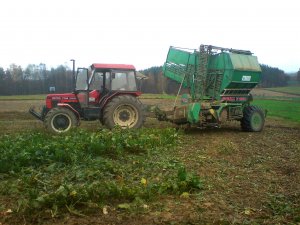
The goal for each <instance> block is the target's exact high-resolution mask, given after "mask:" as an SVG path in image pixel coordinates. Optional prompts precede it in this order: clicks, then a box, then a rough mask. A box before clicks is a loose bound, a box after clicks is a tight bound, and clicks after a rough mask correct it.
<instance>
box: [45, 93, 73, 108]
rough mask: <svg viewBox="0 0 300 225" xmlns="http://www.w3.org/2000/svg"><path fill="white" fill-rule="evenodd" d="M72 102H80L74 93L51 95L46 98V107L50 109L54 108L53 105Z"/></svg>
mask: <svg viewBox="0 0 300 225" xmlns="http://www.w3.org/2000/svg"><path fill="white" fill-rule="evenodd" d="M70 102H78V100H77V98H76V95H75V94H73V93H64V94H49V95H47V97H46V107H47V108H49V109H50V108H52V107H53V104H54V105H56V104H57V103H70Z"/></svg>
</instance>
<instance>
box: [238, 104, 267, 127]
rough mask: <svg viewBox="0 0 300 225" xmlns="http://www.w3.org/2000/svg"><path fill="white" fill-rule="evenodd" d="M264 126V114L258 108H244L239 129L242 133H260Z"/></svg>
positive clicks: (252, 106)
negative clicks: (240, 128)
mask: <svg viewBox="0 0 300 225" xmlns="http://www.w3.org/2000/svg"><path fill="white" fill-rule="evenodd" d="M264 124H265V114H264V112H263V110H262V109H261V108H259V107H258V106H254V105H251V106H246V107H245V108H244V111H243V118H242V120H241V127H242V130H244V131H251V132H259V131H262V129H263V127H264Z"/></svg>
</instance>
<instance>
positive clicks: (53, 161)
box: [0, 129, 203, 216]
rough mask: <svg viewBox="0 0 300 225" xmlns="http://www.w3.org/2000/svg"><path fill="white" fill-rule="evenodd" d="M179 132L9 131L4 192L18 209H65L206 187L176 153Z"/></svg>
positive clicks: (0, 164) (0, 171) (1, 172)
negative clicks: (174, 151)
mask: <svg viewBox="0 0 300 225" xmlns="http://www.w3.org/2000/svg"><path fill="white" fill-rule="evenodd" d="M179 135H180V134H179V133H178V132H177V131H176V130H175V129H140V130H122V129H115V130H112V131H110V130H102V131H99V132H93V133H92V132H87V131H83V130H77V131H76V132H75V131H73V132H70V133H68V134H63V135H51V134H48V133H24V134H15V135H5V136H2V137H1V138H0V154H1V158H0V194H1V195H5V196H9V197H11V199H14V200H15V202H16V203H15V205H14V208H13V210H14V211H15V212H19V213H29V212H30V213H31V212H33V213H34V212H38V211H40V210H41V209H49V210H50V211H51V213H54V214H59V212H60V211H61V210H69V211H70V210H71V211H73V212H75V211H76V210H77V209H82V208H88V207H86V206H87V205H96V206H99V207H100V206H101V205H103V204H113V202H115V203H124V202H126V204H127V203H131V202H133V201H136V200H137V199H138V200H139V201H150V200H151V199H153V198H156V197H157V196H159V195H164V194H182V193H183V192H194V191H197V190H201V189H202V188H203V182H202V180H201V179H200V178H199V177H198V176H197V175H196V174H193V173H190V172H188V171H186V169H185V166H184V165H183V163H181V162H180V161H178V160H177V159H176V158H175V157H174V156H173V154H172V151H173V149H174V148H175V147H176V145H177V142H178V136H179ZM83 206H85V207H83ZM4 207H5V206H4ZM49 210H48V211H49ZM74 210H75V211H74ZM52 216H53V215H52Z"/></svg>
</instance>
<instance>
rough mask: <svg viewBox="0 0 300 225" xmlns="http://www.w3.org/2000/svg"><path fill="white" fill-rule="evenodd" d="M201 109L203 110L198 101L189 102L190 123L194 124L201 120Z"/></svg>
mask: <svg viewBox="0 0 300 225" xmlns="http://www.w3.org/2000/svg"><path fill="white" fill-rule="evenodd" d="M200 110H201V105H200V104H199V103H198V102H196V103H191V104H189V106H188V118H187V119H188V121H189V122H190V123H192V124H193V123H197V122H199V113H200Z"/></svg>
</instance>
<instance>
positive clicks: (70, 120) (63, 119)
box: [44, 107, 78, 133]
mask: <svg viewBox="0 0 300 225" xmlns="http://www.w3.org/2000/svg"><path fill="white" fill-rule="evenodd" d="M44 124H45V127H46V128H47V129H48V130H49V131H51V132H53V133H64V132H67V131H69V130H70V129H71V128H72V127H76V126H78V119H77V117H76V115H75V114H74V113H73V112H72V111H71V110H69V109H67V108H63V107H57V108H53V109H51V110H50V111H49V112H48V113H47V115H46V117H45V120H44Z"/></svg>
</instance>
